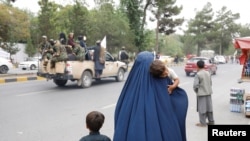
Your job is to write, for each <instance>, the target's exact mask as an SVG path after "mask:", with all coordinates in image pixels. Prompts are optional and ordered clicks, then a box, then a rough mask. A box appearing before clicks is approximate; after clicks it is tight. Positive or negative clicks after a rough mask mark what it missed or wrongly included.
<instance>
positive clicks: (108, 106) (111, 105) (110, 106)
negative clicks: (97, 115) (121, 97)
mask: <svg viewBox="0 0 250 141" xmlns="http://www.w3.org/2000/svg"><path fill="white" fill-rule="evenodd" d="M115 105H116V104H110V105H107V106H104V107H102V108H101V109H108V108H112V107H115Z"/></svg>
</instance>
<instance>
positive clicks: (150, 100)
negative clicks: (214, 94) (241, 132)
mask: <svg viewBox="0 0 250 141" xmlns="http://www.w3.org/2000/svg"><path fill="white" fill-rule="evenodd" d="M153 60H154V56H153V54H152V53H151V52H147V51H144V52H141V53H139V54H138V56H137V58H136V60H135V62H134V65H133V67H132V69H131V71H130V73H129V76H128V78H127V81H126V82H125V85H124V87H123V89H122V92H121V94H120V97H119V99H118V102H117V104H116V109H115V121H114V122H115V123H114V126H115V129H114V136H113V141H186V126H185V124H186V114H187V108H188V98H187V94H186V92H185V91H184V90H183V89H181V88H179V87H177V88H176V89H174V91H173V92H172V94H171V95H170V94H169V93H168V91H167V85H168V84H170V83H172V81H171V79H169V78H168V77H165V78H156V77H153V76H152V75H151V74H150V72H149V67H150V64H151V63H152V62H153Z"/></svg>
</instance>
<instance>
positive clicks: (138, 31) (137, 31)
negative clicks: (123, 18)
mask: <svg viewBox="0 0 250 141" xmlns="http://www.w3.org/2000/svg"><path fill="white" fill-rule="evenodd" d="M120 4H121V9H122V10H123V11H124V13H126V15H127V17H128V19H129V26H130V29H131V30H132V32H133V33H134V35H135V37H134V43H135V46H136V47H137V48H138V50H139V51H142V50H144V49H145V48H144V47H143V42H144V39H145V36H144V24H145V22H146V10H147V7H148V6H149V5H145V7H144V8H143V7H142V5H141V4H142V1H139V0H120Z"/></svg>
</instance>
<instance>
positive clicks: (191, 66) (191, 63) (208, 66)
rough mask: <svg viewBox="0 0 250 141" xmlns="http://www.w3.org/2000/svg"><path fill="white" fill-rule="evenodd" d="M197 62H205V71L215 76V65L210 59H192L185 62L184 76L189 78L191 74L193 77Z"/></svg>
mask: <svg viewBox="0 0 250 141" xmlns="http://www.w3.org/2000/svg"><path fill="white" fill-rule="evenodd" d="M199 60H203V61H204V62H205V67H204V68H205V70H207V71H209V72H210V74H211V75H215V74H216V71H217V65H216V64H215V63H213V62H212V60H211V59H209V58H207V57H192V58H190V59H189V60H187V62H186V65H185V69H184V70H185V72H186V76H190V75H191V74H193V75H195V74H196V73H197V66H196V63H197V62H198V61H199Z"/></svg>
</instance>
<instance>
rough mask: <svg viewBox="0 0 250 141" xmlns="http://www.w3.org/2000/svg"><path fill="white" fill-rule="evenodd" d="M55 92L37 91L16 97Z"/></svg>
mask: <svg viewBox="0 0 250 141" xmlns="http://www.w3.org/2000/svg"><path fill="white" fill-rule="evenodd" d="M54 91H55V90H47V91H38V92H30V93H25V94H19V95H17V96H27V95H35V94H41V93H46V92H54Z"/></svg>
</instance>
